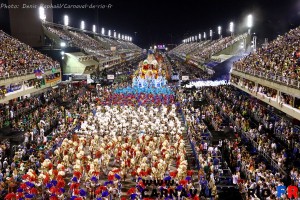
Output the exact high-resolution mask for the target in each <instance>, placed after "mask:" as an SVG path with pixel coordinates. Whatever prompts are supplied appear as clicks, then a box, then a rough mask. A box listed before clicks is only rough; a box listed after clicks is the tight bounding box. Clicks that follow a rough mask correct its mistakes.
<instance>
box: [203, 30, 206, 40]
mask: <svg viewBox="0 0 300 200" xmlns="http://www.w3.org/2000/svg"><path fill="white" fill-rule="evenodd" d="M203 38H204V40H206V33H205V32H204V33H203Z"/></svg>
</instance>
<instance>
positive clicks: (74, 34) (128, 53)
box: [43, 22, 142, 79]
mask: <svg viewBox="0 0 300 200" xmlns="http://www.w3.org/2000/svg"><path fill="white" fill-rule="evenodd" d="M43 30H44V33H45V35H46V36H47V37H48V38H49V39H50V41H51V45H53V46H54V47H57V48H61V43H65V44H66V47H65V48H66V49H67V48H68V47H76V48H77V49H78V51H81V52H70V53H68V52H65V55H64V56H63V57H64V59H63V62H62V63H63V66H62V67H63V71H64V76H63V77H64V79H68V77H69V76H71V75H72V74H76V75H82V74H85V75H90V74H91V73H92V72H93V71H95V70H96V69H97V67H99V69H100V71H101V70H103V69H106V68H109V67H112V66H114V65H117V64H120V63H122V62H125V61H130V60H132V59H134V58H136V57H138V56H140V55H141V53H142V49H141V48H139V47H138V46H136V45H135V44H133V43H131V42H130V41H124V40H121V39H116V38H112V37H108V36H103V35H100V34H97V33H93V32H89V31H82V30H79V29H76V28H72V27H69V26H62V25H59V24H54V23H49V22H44V23H43ZM84 57H85V58H88V60H86V59H85V61H79V59H81V58H84ZM73 58H75V59H73ZM75 60H78V62H75ZM73 66H75V67H73ZM79 69H80V70H79Z"/></svg>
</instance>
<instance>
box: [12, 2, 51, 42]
mask: <svg viewBox="0 0 300 200" xmlns="http://www.w3.org/2000/svg"><path fill="white" fill-rule="evenodd" d="M8 4H9V5H18V8H11V9H9V20H10V31H11V35H12V36H13V37H15V38H17V39H19V40H20V41H22V42H24V43H26V44H28V45H30V46H32V47H41V46H42V45H43V39H44V35H43V29H42V22H41V20H40V18H39V7H40V5H41V4H43V5H52V0H8ZM45 15H46V21H48V22H53V10H52V8H45Z"/></svg>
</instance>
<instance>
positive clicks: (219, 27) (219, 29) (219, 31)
mask: <svg viewBox="0 0 300 200" xmlns="http://www.w3.org/2000/svg"><path fill="white" fill-rule="evenodd" d="M221 30H222V28H221V26H218V34H219V35H221Z"/></svg>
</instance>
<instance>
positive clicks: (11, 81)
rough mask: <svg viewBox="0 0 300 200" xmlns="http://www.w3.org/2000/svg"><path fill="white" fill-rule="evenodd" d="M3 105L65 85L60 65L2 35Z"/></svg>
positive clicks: (0, 97) (0, 99)
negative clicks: (58, 84)
mask: <svg viewBox="0 0 300 200" xmlns="http://www.w3.org/2000/svg"><path fill="white" fill-rule="evenodd" d="M0 41H1V44H0V49H1V58H0V60H1V63H0V103H3V102H8V101H9V100H11V99H16V98H19V97H21V98H23V97H25V96H30V94H31V93H36V92H38V91H41V90H44V89H46V88H49V87H52V86H55V85H56V84H57V83H59V82H60V81H61V69H60V64H59V63H58V62H57V61H54V60H52V59H51V58H49V57H47V56H46V55H43V54H41V53H40V52H38V51H36V50H34V49H33V48H31V47H29V46H28V45H26V44H24V43H22V42H20V41H19V40H17V39H15V38H13V37H11V36H9V35H8V34H6V33H5V32H3V31H0Z"/></svg>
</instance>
